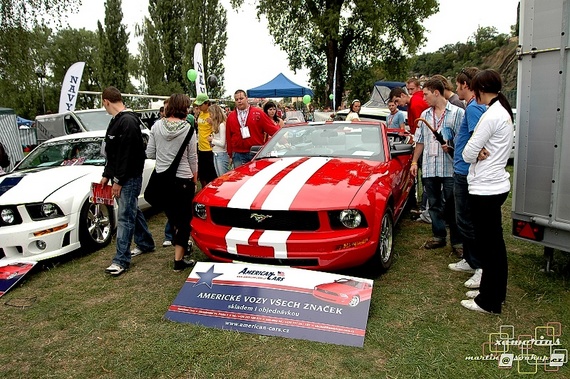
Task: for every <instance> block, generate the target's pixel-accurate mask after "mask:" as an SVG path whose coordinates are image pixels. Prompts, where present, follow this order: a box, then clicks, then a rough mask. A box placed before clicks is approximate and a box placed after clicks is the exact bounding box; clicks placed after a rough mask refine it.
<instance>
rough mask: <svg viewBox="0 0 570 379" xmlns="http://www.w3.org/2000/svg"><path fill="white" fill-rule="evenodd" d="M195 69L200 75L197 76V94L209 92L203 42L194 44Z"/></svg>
mask: <svg viewBox="0 0 570 379" xmlns="http://www.w3.org/2000/svg"><path fill="white" fill-rule="evenodd" d="M194 70H196V72H197V73H198V76H197V77H196V96H197V95H199V94H201V93H205V94H207V93H208V91H207V90H206V71H205V70H204V62H203V59H202V44H201V43H197V44H196V46H194Z"/></svg>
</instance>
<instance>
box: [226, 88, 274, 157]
mask: <svg viewBox="0 0 570 379" xmlns="http://www.w3.org/2000/svg"><path fill="white" fill-rule="evenodd" d="M234 100H235V102H236V109H235V110H233V111H232V112H231V113H230V114H229V115H228V119H227V121H226V143H227V150H228V155H229V156H230V160H231V161H232V162H233V165H234V168H237V167H239V166H241V165H243V164H244V163H247V162H249V161H250V160H252V159H253V156H254V154H252V153H250V149H251V147H252V146H261V145H263V144H264V143H265V138H266V135H269V136H272V135H274V134H275V133H276V132H277V131H278V130H279V126H277V125H275V123H274V122H273V120H272V119H270V118H269V116H267V114H265V112H263V109H261V108H257V107H252V106H250V105H249V103H248V101H247V94H246V93H245V91H244V90H241V89H238V90H237V91H236V92H235V93H234Z"/></svg>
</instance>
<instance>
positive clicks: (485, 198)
mask: <svg viewBox="0 0 570 379" xmlns="http://www.w3.org/2000/svg"><path fill="white" fill-rule="evenodd" d="M455 82H456V91H457V93H454V92H453V86H452V85H451V83H450V82H449V81H448V80H447V79H446V78H445V77H443V76H441V75H435V76H432V77H431V78H430V79H429V80H427V81H426V82H425V83H424V84H423V86H421V85H420V83H419V81H418V80H417V79H410V80H408V81H407V83H406V84H407V85H406V89H407V92H408V93H406V91H404V90H403V89H401V88H395V89H393V90H392V91H391V93H390V96H389V98H390V101H392V102H393V103H394V105H395V106H407V108H408V124H409V129H410V132H411V133H413V134H414V143H415V148H414V154H413V159H412V166H411V169H410V173H411V175H412V176H414V177H421V183H422V188H423V190H424V193H423V194H422V196H420V197H421V199H422V200H421V201H416V202H415V203H414V200H415V191H413V193H412V194H411V201H412V203H413V206H414V207H417V208H418V209H417V212H418V213H419V214H421V215H423V214H424V213H426V212H427V214H429V218H426V220H428V221H429V222H430V223H431V228H432V234H433V236H432V238H431V239H430V240H428V241H426V242H425V244H424V248H425V249H438V248H442V247H444V246H446V245H447V241H446V239H447V230H448V229H449V240H450V244H451V247H452V251H453V252H454V253H455V254H456V255H457V256H458V257H460V258H461V260H460V261H458V262H456V263H451V264H449V269H451V270H454V271H461V272H466V273H470V274H472V276H471V277H470V278H469V279H468V280H467V281H465V283H464V286H465V287H467V288H468V289H469V290H468V291H467V292H466V294H465V295H466V297H467V299H466V300H462V301H461V305H462V306H463V307H465V308H467V309H469V310H473V311H477V312H481V313H501V308H502V304H503V302H504V301H505V297H506V291H507V277H508V267H507V252H506V248H505V242H504V239H503V229H502V216H501V206H502V204H503V203H504V201H505V200H506V198H507V196H508V193H509V191H510V181H509V173H508V172H507V171H506V165H507V162H508V159H509V154H510V149H511V145H512V139H513V113H512V109H511V106H510V104H509V102H508V100H507V99H506V98H505V96H504V95H503V94H502V93H501V89H502V80H501V77H500V75H499V74H498V73H497V72H496V71H494V70H482V71H480V70H479V69H477V68H476V67H468V68H465V69H463V70H461V72H460V73H459V74H458V75H457V76H456V78H455ZM437 135H440V136H441V137H442V141H441V140H438V139H437V138H436V137H437ZM418 203H420V206H419V207H418ZM422 207H423V208H424V209H422Z"/></svg>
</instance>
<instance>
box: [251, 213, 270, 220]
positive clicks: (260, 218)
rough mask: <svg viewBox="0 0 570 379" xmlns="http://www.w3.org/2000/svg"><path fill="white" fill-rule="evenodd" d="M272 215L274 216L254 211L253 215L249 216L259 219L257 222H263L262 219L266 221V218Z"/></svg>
mask: <svg viewBox="0 0 570 379" xmlns="http://www.w3.org/2000/svg"><path fill="white" fill-rule="evenodd" d="M271 217H273V216H271V215H261V214H259V213H252V214H251V216H249V218H253V219H255V221H257V222H262V221H264V220H265V219H268V218H271Z"/></svg>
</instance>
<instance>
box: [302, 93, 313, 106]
mask: <svg viewBox="0 0 570 379" xmlns="http://www.w3.org/2000/svg"><path fill="white" fill-rule="evenodd" d="M310 102H311V95H305V96H303V103H305V104H309V103H310Z"/></svg>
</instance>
